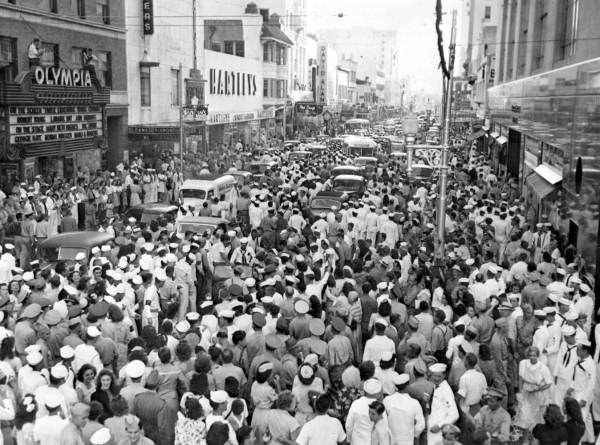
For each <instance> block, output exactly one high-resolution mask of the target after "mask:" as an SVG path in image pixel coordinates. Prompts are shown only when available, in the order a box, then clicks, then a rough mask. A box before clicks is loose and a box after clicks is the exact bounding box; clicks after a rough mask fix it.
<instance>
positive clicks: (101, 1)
mask: <svg viewBox="0 0 600 445" xmlns="http://www.w3.org/2000/svg"><path fill="white" fill-rule="evenodd" d="M109 10H110V8H109V7H108V0H96V15H97V16H98V18H101V19H102V23H104V24H105V25H110V11H109Z"/></svg>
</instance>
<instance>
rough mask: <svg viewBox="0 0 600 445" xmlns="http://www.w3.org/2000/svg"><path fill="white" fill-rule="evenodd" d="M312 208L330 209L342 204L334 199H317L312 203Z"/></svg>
mask: <svg viewBox="0 0 600 445" xmlns="http://www.w3.org/2000/svg"><path fill="white" fill-rule="evenodd" d="M310 206H311V208H313V209H329V208H331V207H332V206H336V207H339V206H340V202H339V201H338V200H336V199H332V198H315V199H313V200H312V201H311V203H310Z"/></svg>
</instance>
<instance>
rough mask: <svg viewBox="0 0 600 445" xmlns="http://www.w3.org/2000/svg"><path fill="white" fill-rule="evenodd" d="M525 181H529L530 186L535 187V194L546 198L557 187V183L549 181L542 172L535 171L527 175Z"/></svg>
mask: <svg viewBox="0 0 600 445" xmlns="http://www.w3.org/2000/svg"><path fill="white" fill-rule="evenodd" d="M525 182H527V184H529V186H530V187H531V188H532V189H533V191H534V192H535V194H536V195H538V197H539V198H540V199H543V198H545V197H546V196H548V195H549V194H550V193H552V192H553V191H554V190H556V189H557V186H556V185H553V184H551V183H549V182H548V181H546V180H545V179H544V178H543V177H542V176H541V175H540V174H538V173H536V172H535V171H534V172H533V173H531V174H530V175H529V176H527V178H525Z"/></svg>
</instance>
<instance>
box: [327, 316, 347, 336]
mask: <svg viewBox="0 0 600 445" xmlns="http://www.w3.org/2000/svg"><path fill="white" fill-rule="evenodd" d="M331 326H332V327H333V329H335V330H336V331H338V332H340V333H342V332H344V330H345V329H346V323H344V320H342V319H341V318H340V317H337V316H336V317H333V320H331Z"/></svg>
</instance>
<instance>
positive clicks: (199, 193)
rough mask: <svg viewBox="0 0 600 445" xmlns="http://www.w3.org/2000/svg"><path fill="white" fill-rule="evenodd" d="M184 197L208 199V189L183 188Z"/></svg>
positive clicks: (182, 194)
mask: <svg viewBox="0 0 600 445" xmlns="http://www.w3.org/2000/svg"><path fill="white" fill-rule="evenodd" d="M180 193H181V197H182V198H192V199H206V191H205V190H200V189H181V192H180Z"/></svg>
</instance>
